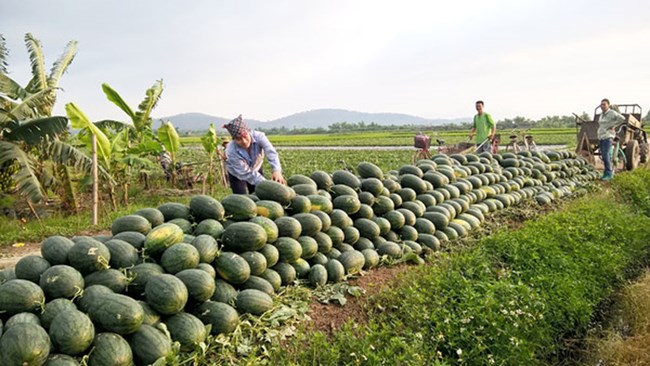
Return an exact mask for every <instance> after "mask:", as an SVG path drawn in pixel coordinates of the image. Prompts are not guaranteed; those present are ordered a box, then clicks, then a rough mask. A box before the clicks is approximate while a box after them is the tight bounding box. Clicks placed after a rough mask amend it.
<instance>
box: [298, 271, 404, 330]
mask: <svg viewBox="0 0 650 366" xmlns="http://www.w3.org/2000/svg"><path fill="white" fill-rule="evenodd" d="M408 268H409V265H407V264H399V265H395V266H392V267H379V268H375V269H373V270H371V271H369V272H365V273H364V275H363V276H360V277H357V278H356V279H353V280H349V281H348V283H349V284H350V285H352V286H358V287H360V288H361V289H363V291H364V293H363V295H361V296H359V297H352V296H347V297H346V298H347V300H348V301H347V303H346V304H345V305H343V306H341V305H336V304H323V303H321V302H319V301H318V300H317V299H315V298H314V299H312V302H311V304H310V305H309V315H310V317H311V318H312V323H311V324H310V326H309V329H310V330H313V331H322V332H325V333H327V334H328V335H329V334H332V333H333V332H334V331H335V330H336V329H338V328H340V327H341V326H342V325H343V324H345V322H347V321H348V320H353V321H355V322H356V323H357V324H366V323H367V320H368V318H367V314H366V312H365V304H366V301H367V299H368V298H369V296H371V295H373V294H376V293H378V292H380V291H382V289H384V288H386V286H389V285H391V284H392V283H393V281H395V278H396V277H397V275H398V274H399V273H401V272H404V271H406V270H408Z"/></svg>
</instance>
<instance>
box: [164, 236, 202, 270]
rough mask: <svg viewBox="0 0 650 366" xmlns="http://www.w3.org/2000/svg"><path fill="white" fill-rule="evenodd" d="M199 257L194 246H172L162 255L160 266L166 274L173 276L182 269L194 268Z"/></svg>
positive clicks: (182, 244) (181, 244)
mask: <svg viewBox="0 0 650 366" xmlns="http://www.w3.org/2000/svg"><path fill="white" fill-rule="evenodd" d="M200 259H201V257H200V255H199V251H198V250H196V248H195V247H194V246H192V245H191V244H187V243H178V244H174V245H172V246H171V247H169V248H167V249H166V250H165V252H164V253H163V255H162V257H161V259H160V264H161V265H162V266H163V268H164V269H165V270H166V271H167V273H171V274H175V273H178V272H180V271H182V270H184V269H190V268H196V266H198V265H199V261H200Z"/></svg>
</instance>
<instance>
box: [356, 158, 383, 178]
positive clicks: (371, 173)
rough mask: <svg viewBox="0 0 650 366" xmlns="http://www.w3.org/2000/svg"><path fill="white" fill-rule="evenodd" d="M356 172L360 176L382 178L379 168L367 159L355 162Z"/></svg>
mask: <svg viewBox="0 0 650 366" xmlns="http://www.w3.org/2000/svg"><path fill="white" fill-rule="evenodd" d="M357 173H359V176H360V177H361V178H376V179H384V173H383V172H382V171H381V169H380V168H379V167H378V166H377V165H375V164H373V163H370V162H367V161H362V162H360V163H359V164H357Z"/></svg>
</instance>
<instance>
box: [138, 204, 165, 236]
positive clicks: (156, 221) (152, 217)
mask: <svg viewBox="0 0 650 366" xmlns="http://www.w3.org/2000/svg"><path fill="white" fill-rule="evenodd" d="M133 214H134V215H139V216H142V217H144V218H145V219H147V221H149V223H150V224H151V227H152V228H154V227H156V226H158V225H162V224H163V223H164V222H165V216H164V215H163V213H162V212H160V210H158V209H157V208H153V207H145V208H141V209H139V210H137V211H136V212H134V213H133ZM142 234H146V233H142Z"/></svg>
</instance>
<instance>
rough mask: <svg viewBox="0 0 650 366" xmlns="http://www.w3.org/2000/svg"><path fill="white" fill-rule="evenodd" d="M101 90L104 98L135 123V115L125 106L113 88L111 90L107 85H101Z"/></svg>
mask: <svg viewBox="0 0 650 366" xmlns="http://www.w3.org/2000/svg"><path fill="white" fill-rule="evenodd" d="M102 90H103V91H104V94H106V97H107V98H108V100H109V101H111V102H112V103H113V104H115V105H116V106H117V107H118V108H120V109H121V110H122V111H124V113H126V114H127V115H128V116H129V118H131V120H132V121H135V113H133V110H132V109H131V107H129V105H128V104H126V102H125V101H124V99H122V97H121V96H120V95H119V94H118V93H117V92H116V91H115V90H114V89H113V88H111V86H110V85H108V84H107V83H104V84H102Z"/></svg>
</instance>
